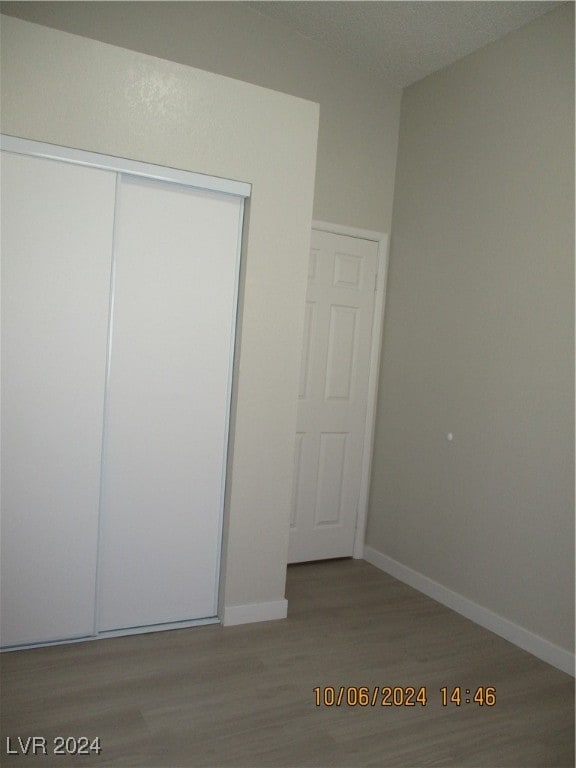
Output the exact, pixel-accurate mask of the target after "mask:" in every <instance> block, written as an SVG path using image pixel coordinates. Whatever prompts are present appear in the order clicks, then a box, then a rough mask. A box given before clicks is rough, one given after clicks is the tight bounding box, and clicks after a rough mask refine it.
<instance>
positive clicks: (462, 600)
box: [364, 546, 574, 676]
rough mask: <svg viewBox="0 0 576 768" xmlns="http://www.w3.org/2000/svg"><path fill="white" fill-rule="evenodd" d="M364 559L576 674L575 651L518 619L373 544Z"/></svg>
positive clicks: (505, 637)
mask: <svg viewBox="0 0 576 768" xmlns="http://www.w3.org/2000/svg"><path fill="white" fill-rule="evenodd" d="M364 560H366V561H367V562H368V563H371V564H372V565H375V566H376V568H379V569H380V570H381V571H384V572H385V573H388V574H389V575H390V576H393V577H394V578H395V579H398V580H399V581H402V582H404V583H405V584H408V586H410V587H413V588H414V589H417V590H418V591H419V592H422V593H423V594H425V595H428V597H431V598H432V599H433V600H436V601H437V602H439V603H442V605H445V606H446V607H448V608H451V609H452V610H453V611H456V613H459V614H460V615H461V616H465V617H466V618H467V619H470V620H471V621H473V622H475V623H476V624H479V625H480V626H481V627H484V628H485V629H488V630H490V631H491V632H494V634H496V635H499V636H500V637H503V638H504V639H505V640H508V641H509V642H511V643H513V644H514V645H516V646H518V648H522V650H523V651H528V653H531V654H532V655H533V656H536V657H537V658H539V659H541V660H542V661H545V662H546V663H547V664H551V665H552V666H553V667H556V668H557V669H560V670H562V672H566V673H567V674H569V675H572V676H574V654H573V653H570V652H569V651H566V650H564V649H563V648H560V647H559V646H558V645H555V644H554V643H551V642H550V641H549V640H546V639H545V638H543V637H540V636H539V635H535V634H534V633H533V632H530V631H529V630H527V629H525V628H524V627H521V626H519V625H518V624H514V622H512V621H509V620H508V619H505V618H504V617H503V616H500V615H499V614H497V613H494V612H493V611H490V610H488V608H484V607H483V606H481V605H479V604H478V603H475V602H474V601H473V600H469V599H468V598H467V597H464V596H463V595H461V594H459V593H458V592H453V591H452V590H451V589H448V588H447V587H444V586H443V585H442V584H439V583H438V582H437V581H434V580H433V579H429V578H428V577H427V576H424V575H423V574H422V573H419V572H418V571H415V570H413V569H412V568H409V567H408V566H406V565H403V564H402V563H399V562H398V561H397V560H394V559H393V558H391V557H388V555H384V554H382V552H379V551H378V550H376V549H373V548H372V547H368V546H366V547H364Z"/></svg>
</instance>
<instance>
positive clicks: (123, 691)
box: [0, 560, 574, 768]
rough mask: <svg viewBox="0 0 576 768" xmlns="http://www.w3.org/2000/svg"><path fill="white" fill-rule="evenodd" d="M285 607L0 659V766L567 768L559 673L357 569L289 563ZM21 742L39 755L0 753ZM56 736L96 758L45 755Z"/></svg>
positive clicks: (569, 734)
mask: <svg viewBox="0 0 576 768" xmlns="http://www.w3.org/2000/svg"><path fill="white" fill-rule="evenodd" d="M287 597H288V600H289V618H288V619H287V620H284V621H272V622H266V623H262V624H251V625H244V626H238V627H229V628H226V629H223V628H222V627H220V626H219V625H212V626H207V627H199V628H195V629H186V630H177V631H169V632H159V633H154V634H147V635H138V636H131V637H122V638H115V639H108V640H100V641H95V642H87V643H76V644H73V645H64V646H58V647H51V648H42V649H35V650H28V651H21V652H14V653H6V654H3V655H2V657H1V659H0V663H1V668H2V678H1V681H2V693H1V705H2V712H1V722H2V753H1V756H2V764H3V765H4V766H6V768H8V766H30V768H36V767H40V766H48V765H50V766H54V765H58V766H68V767H72V766H74V767H75V766H94V767H95V768H96V767H98V768H104V766H138V767H139V768H153V767H155V766H170V768H177V767H178V766H183V767H185V766H194V767H200V766H210V767H216V766H235V767H237V768H240V767H245V768H268V767H269V768H272V767H273V766H289V767H291V768H304V767H305V766H322V768H332V767H334V768H336V767H337V766H350V767H351V768H357V767H359V766H378V767H379V768H394V767H398V768H420V767H421V766H454V768H464V767H465V766H475V767H476V768H504V767H507V768H508V767H510V768H512V766H514V768H529V767H530V766H542V767H544V766H545V767H546V768H564V767H565V768H572V766H574V681H573V679H572V678H571V677H570V676H569V675H566V674H564V673H562V672H559V671H558V670H557V669H554V668H553V667H551V666H548V665H547V664H545V663H544V662H541V661H539V660H538V659H536V658H534V657H533V656H531V655H530V654H528V653H525V652H524V651H521V650H519V649H518V648H516V647H515V646H513V645H511V644H510V643H508V642H506V641H505V640H502V639H501V638H499V637H497V636H496V635H494V634H492V633H490V632H488V631H487V630H484V629H482V628H481V627H478V626H477V625H475V624H473V623H472V622H470V621H468V620H466V619H464V618H462V617H461V616H459V615H458V614H456V613H454V612H452V611H450V610H448V609H447V608H444V607H443V606H442V605H440V604H438V603H436V602H434V601H433V600H430V599H429V598H427V597H425V596H424V595H422V594H420V593H419V592H417V591H415V590H413V589H410V588H409V587H407V586H406V585H404V584H402V583H400V582H399V581H396V580H395V579H393V578H391V577H390V576H387V575H386V574H384V573H381V572H380V571H379V570H377V569H376V568H374V567H373V566H371V565H369V564H367V563H365V562H363V561H353V560H342V561H332V562H326V563H318V564H307V565H301V566H291V567H290V568H289V569H288V584H287ZM324 686H332V687H334V688H335V689H336V694H337V693H338V691H339V689H340V686H346V687H359V686H367V687H368V688H369V689H370V692H371V694H372V693H373V691H374V688H375V687H380V688H382V687H383V686H392V687H394V686H398V687H400V688H405V687H407V686H414V687H416V688H420V687H424V688H425V689H426V693H427V703H426V705H425V706H422V705H421V704H419V703H417V704H416V706H414V707H407V706H388V707H385V706H380V703H381V698H382V697H381V695H379V698H378V701H377V705H376V706H374V707H372V706H367V707H360V706H348V705H346V704H345V703H342V704H341V706H339V707H337V706H331V707H330V706H320V707H317V706H316V705H315V696H314V693H313V689H314V688H315V687H320V688H323V687H324ZM444 686H447V687H448V688H449V689H452V688H454V687H455V686H461V687H462V688H463V689H464V691H465V690H466V689H469V690H471V691H475V690H476V689H477V688H478V687H479V686H493V687H495V689H496V704H495V705H494V706H492V707H487V706H479V705H478V704H477V703H470V704H466V703H462V705H461V706H460V707H458V706H456V705H455V704H450V705H449V706H447V707H443V706H442V702H441V694H440V689H441V688H442V687H444ZM348 695H349V696H350V699H351V701H352V702H353V700H354V697H355V692H354V691H352V693H350V694H349V693H348V692H347V693H346V696H348ZM464 695H465V694H464V693H463V699H464ZM326 696H327V700H328V702H330V700H331V698H330V697H331V692H330V691H328V693H327V694H326ZM401 698H402V692H401V691H400V692H398V693H397V700H398V701H399V700H400V699H401ZM343 701H346V699H345V698H344V699H343ZM28 736H39V737H43V738H45V739H46V740H47V749H48V752H49V754H48V755H36V756H32V755H28V756H23V755H22V754H19V755H8V754H7V741H6V738H7V737H10V739H11V741H10V749H11V750H12V751H14V750H16V751H18V752H21V751H22V747H21V746H20V744H19V743H18V742H17V738H18V737H22V739H23V740H25V738H26V737H28ZM58 736H63V737H68V736H71V737H79V736H87V737H90V738H91V739H93V738H95V737H99V738H100V744H101V747H102V752H101V754H100V755H94V754H93V755H90V756H84V757H78V756H76V757H74V756H61V757H56V756H54V755H53V754H50V753H51V752H52V751H53V739H54V738H55V737H58ZM25 743H26V742H25V741H24V744H25ZM70 744H72V742H70Z"/></svg>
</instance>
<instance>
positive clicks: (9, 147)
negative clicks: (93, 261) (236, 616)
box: [0, 134, 252, 652]
mask: <svg viewBox="0 0 576 768" xmlns="http://www.w3.org/2000/svg"><path fill="white" fill-rule="evenodd" d="M0 149H1V150H2V151H6V152H11V153H13V154H20V155H27V156H31V157H38V158H43V159H47V160H56V161H60V162H65V163H72V164H75V165H81V166H87V167H91V168H97V169H100V170H106V171H111V172H115V173H117V174H118V179H119V178H120V174H123V175H128V176H136V177H142V178H145V179H148V180H151V181H158V182H164V183H173V184H177V185H181V186H187V187H192V188H196V189H199V190H206V191H211V192H217V193H222V194H225V195H232V196H234V197H237V198H240V199H241V217H242V212H243V204H244V201H245V200H246V199H248V198H249V197H250V195H251V190H252V186H251V184H249V183H247V182H243V181H236V180H232V179H225V178H219V177H215V176H209V175H206V174H200V173H194V172H192V171H184V170H180V169H176V168H168V167H164V166H160V165H154V164H152V163H145V162H141V161H136V160H130V159H128V158H121V157H114V156H112V155H103V154H99V153H95V152H89V151H86V150H79V149H74V148H71V147H64V146H60V145H55V144H48V143H45V142H38V141H33V140H30V139H24V138H20V137H16V136H9V135H6V134H0ZM241 220H242V218H241ZM240 230H242V226H241V227H240ZM241 247H242V231H239V233H238V244H237V253H236V264H235V270H236V274H235V291H234V299H233V301H234V309H233V313H232V315H233V328H232V334H231V355H230V367H229V377H228V396H227V403H226V408H227V429H226V440H225V451H224V456H223V468H224V474H223V478H222V483H223V489H222V508H221V510H220V521H219V557H218V563H217V574H218V573H219V572H220V569H221V563H220V554H221V546H222V529H223V517H224V498H225V489H224V487H225V483H226V475H225V470H226V466H227V453H228V441H229V430H230V418H231V404H232V381H233V374H234V371H233V364H234V350H235V339H236V330H237V321H238V316H237V311H238V310H237V308H238V293H239V276H240V258H241ZM111 290H113V288H112V287H111ZM110 298H111V299H112V296H111V297H110ZM109 319H110V317H109ZM109 354H110V329H109V337H108V356H109ZM103 362H106V361H103ZM106 367H108V363H107V364H106ZM106 386H107V382H106ZM105 392H106V390H105ZM105 397H106V394H105ZM99 535H100V534H99ZM95 597H96V601H97V599H98V597H97V596H95ZM218 621H219V619H218V617H213V618H204V619H193V620H187V621H181V622H173V623H166V624H161V625H154V626H151V627H136V628H134V629H121V630H118V631H107V632H105V633H103V634H99V633H98V629H97V626H96V622H95V625H94V631H93V634H92V635H90V636H85V637H82V638H62V639H61V640H50V641H47V642H42V641H41V642H36V643H32V644H22V645H12V646H9V647H6V648H3V649H2V652H7V651H12V650H19V649H22V648H27V647H39V646H47V645H59V644H65V643H71V642H78V640H79V639H80V640H91V639H97V638H98V637H102V636H103V637H110V636H114V635H128V634H140V633H143V632H151V631H163V630H169V629H174V628H185V627H188V626H198V625H202V624H211V623H217V622H218Z"/></svg>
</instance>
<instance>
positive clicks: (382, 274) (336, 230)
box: [312, 220, 389, 559]
mask: <svg viewBox="0 0 576 768" xmlns="http://www.w3.org/2000/svg"><path fill="white" fill-rule="evenodd" d="M312 229H316V230H319V231H320V232H332V233H333V234H335V235H346V236H347V237H357V238H359V239H361V240H371V241H372V242H375V243H377V244H378V274H377V278H376V293H375V295H374V317H373V320H372V345H371V349H370V372H369V375H368V400H367V405H366V421H365V429H364V447H363V450H362V466H361V469H360V471H361V478H360V494H359V497H358V513H357V517H356V534H355V537H354V553H353V556H354V557H355V558H356V559H362V558H363V557H364V539H365V536H366V521H367V519H368V502H369V497H370V476H371V472H372V453H373V450H374V428H375V424H376V404H377V401H378V379H379V375H380V351H381V348H382V334H383V331H384V305H385V301H386V278H387V276H388V243H389V237H388V235H387V234H386V233H384V232H373V231H371V230H369V229H356V227H346V226H342V225H340V224H331V223H329V222H326V221H317V220H314V221H313V222H312Z"/></svg>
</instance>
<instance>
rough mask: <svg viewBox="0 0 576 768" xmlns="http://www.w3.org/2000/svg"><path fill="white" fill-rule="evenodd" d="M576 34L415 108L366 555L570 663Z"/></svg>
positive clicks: (532, 38)
mask: <svg viewBox="0 0 576 768" xmlns="http://www.w3.org/2000/svg"><path fill="white" fill-rule="evenodd" d="M573 29H574V26H573V6H564V7H562V8H560V9H559V10H556V11H553V12H551V13H550V14H547V15H546V16H544V17H542V18H540V19H538V20H537V21H535V22H533V23H531V24H529V25H527V26H525V27H524V28H522V29H520V30H518V31H516V32H514V33H512V34H510V35H509V36H507V37H505V38H503V39H501V40H500V41H497V42H495V43H494V44H491V45H489V46H487V47H486V48H484V49H482V50H480V51H478V52H476V53H474V54H472V55H471V56H468V57H467V58H465V59H463V60H461V61H460V62H457V63H456V64H454V65H453V66H450V67H449V68H447V69H444V70H443V71H441V72H438V73H437V74H434V75H432V76H430V77H428V78H427V79H425V80H422V81H420V82H419V83H417V84H415V85H413V86H412V87H410V88H408V89H407V90H406V91H405V95H404V99H403V104H402V117H401V129H400V136H401V140H400V147H399V158H398V171H397V180H396V198H395V205H394V217H393V230H392V231H393V234H392V251H391V265H390V272H389V284H388V285H389V287H388V304H387V313H386V321H385V338H384V356H383V365H382V378H381V386H380V401H379V409H378V422H377V436H376V451H375V456H374V465H373V482H372V499H371V510H370V517H369V527H368V535H367V543H368V544H369V545H370V546H372V547H373V548H375V549H377V550H379V551H380V552H382V553H384V554H386V555H388V556H389V557H391V558H394V559H395V560H397V561H399V562H400V563H402V564H403V565H405V566H408V567H410V568H412V569H414V570H416V571H418V572H420V573H422V574H424V575H425V576H427V577H429V578H430V579H433V580H435V581H437V582H439V583H440V584H441V585H443V586H445V587H447V588H449V589H451V590H454V591H456V592H458V593H460V594H461V595H463V596H465V597H467V598H469V599H471V600H473V601H476V602H477V603H479V604H480V605H481V606H484V607H485V608H488V609H489V610H491V611H493V612H495V613H497V614H500V615H501V616H502V617H504V618H506V619H508V620H509V621H512V622H514V623H515V624H517V625H520V626H521V627H523V628H525V629H527V630H529V631H530V632H533V633H535V634H537V635H540V636H541V637H543V638H545V639H547V640H549V641H550V642H552V643H554V644H556V645H558V646H560V647H561V648H564V649H567V650H573V644H574V635H573V619H572V617H573V609H574V595H573V584H574V555H573V553H574V431H573V427H574V381H573V359H574V345H573V340H574V314H573V306H574V305H573V296H574V260H573V245H574V226H573V216H574V179H573V175H574V119H573V118H574V83H573V72H574V61H573ZM448 432H453V434H454V439H453V441H452V442H448V441H447V440H446V437H445V436H446V434H447V433H448Z"/></svg>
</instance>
